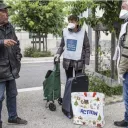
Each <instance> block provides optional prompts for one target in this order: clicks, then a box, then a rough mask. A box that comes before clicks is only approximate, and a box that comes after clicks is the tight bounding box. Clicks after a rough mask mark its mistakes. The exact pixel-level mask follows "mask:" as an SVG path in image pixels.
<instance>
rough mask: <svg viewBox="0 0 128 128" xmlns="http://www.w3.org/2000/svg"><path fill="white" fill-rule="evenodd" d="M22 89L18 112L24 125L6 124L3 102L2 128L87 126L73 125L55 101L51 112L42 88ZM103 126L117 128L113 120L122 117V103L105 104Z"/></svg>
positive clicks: (67, 127)
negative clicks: (54, 108)
mask: <svg viewBox="0 0 128 128" xmlns="http://www.w3.org/2000/svg"><path fill="white" fill-rule="evenodd" d="M24 91H25V90H22V91H20V92H19V95H18V113H19V116H20V117H22V118H25V119H27V120H28V125H26V126H17V125H16V126H15V125H8V124H7V111H6V107H5V103H4V104H3V112H2V115H3V116H2V117H3V128H88V127H86V126H81V127H80V126H79V125H74V124H73V123H72V120H69V119H68V118H67V117H65V116H64V115H63V113H62V112H61V106H59V105H58V103H56V106H57V111H55V112H51V111H50V110H48V109H46V108H45V103H46V101H44V100H43V90H42V89H39V90H36V91H34V90H32V91H27V92H24ZM104 111H105V121H106V125H105V127H104V128H117V127H115V126H114V125H113V122H114V120H121V119H123V112H124V105H123V103H122V102H121V103H116V104H111V105H106V106H105V109H104Z"/></svg>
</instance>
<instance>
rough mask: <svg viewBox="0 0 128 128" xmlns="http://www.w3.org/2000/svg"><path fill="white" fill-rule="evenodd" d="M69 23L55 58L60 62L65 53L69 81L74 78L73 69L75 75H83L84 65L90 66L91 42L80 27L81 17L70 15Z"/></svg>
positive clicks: (64, 62) (64, 65)
mask: <svg viewBox="0 0 128 128" xmlns="http://www.w3.org/2000/svg"><path fill="white" fill-rule="evenodd" d="M68 22H69V24H68V26H67V28H64V29H63V37H62V40H61V44H60V47H59V49H58V51H57V54H56V55H55V58H54V59H56V60H58V59H59V57H60V56H61V54H62V53H63V68H64V69H65V72H66V76H67V79H69V78H71V77H73V69H74V70H75V74H77V73H81V72H82V70H83V69H84V65H85V64H86V65H89V61H90V45H89V40H88V37H87V32H86V30H85V28H84V27H82V26H80V25H79V17H77V16H76V15H70V16H69V17H68Z"/></svg>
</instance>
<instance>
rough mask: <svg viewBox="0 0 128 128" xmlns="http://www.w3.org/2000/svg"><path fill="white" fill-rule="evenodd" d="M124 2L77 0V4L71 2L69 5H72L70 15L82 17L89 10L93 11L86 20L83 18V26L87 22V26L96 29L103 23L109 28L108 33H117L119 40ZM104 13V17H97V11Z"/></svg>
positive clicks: (113, 0)
mask: <svg viewBox="0 0 128 128" xmlns="http://www.w3.org/2000/svg"><path fill="white" fill-rule="evenodd" d="M121 3H122V1H115V0H105V1H97V0H82V1H81V0H77V1H75V2H69V3H67V5H68V6H69V5H70V9H71V11H70V13H72V14H76V15H80V14H82V13H83V12H84V11H86V10H87V9H91V10H92V14H91V15H90V16H89V17H87V18H85V17H83V18H81V24H83V23H84V22H86V24H88V25H90V26H91V27H95V26H96V25H97V24H98V23H102V24H103V25H105V26H107V28H108V31H110V32H113V31H116V33H117V38H118V35H119V31H120V25H121V22H122V21H121V20H120V19H119V13H120V10H121ZM97 8H99V9H100V10H102V11H104V13H103V16H102V17H96V16H95V13H96V11H97V10H96V9H97Z"/></svg>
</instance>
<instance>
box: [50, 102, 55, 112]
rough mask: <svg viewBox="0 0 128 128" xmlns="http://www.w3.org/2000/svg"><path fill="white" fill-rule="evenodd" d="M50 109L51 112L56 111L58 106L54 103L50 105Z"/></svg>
mask: <svg viewBox="0 0 128 128" xmlns="http://www.w3.org/2000/svg"><path fill="white" fill-rule="evenodd" d="M49 109H50V110H51V111H56V105H55V104H54V103H50V104H49Z"/></svg>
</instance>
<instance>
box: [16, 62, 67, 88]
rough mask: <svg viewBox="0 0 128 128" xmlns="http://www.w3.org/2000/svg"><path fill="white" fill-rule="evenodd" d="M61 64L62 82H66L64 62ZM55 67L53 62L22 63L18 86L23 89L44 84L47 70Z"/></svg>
mask: <svg viewBox="0 0 128 128" xmlns="http://www.w3.org/2000/svg"><path fill="white" fill-rule="evenodd" d="M60 65H61V66H60V68H61V82H62V83H63V84H64V83H65V81H66V77H65V71H64V69H63V67H62V64H60ZM53 68H54V65H53V63H51V62H45V63H32V64H22V67H21V71H20V78H19V79H17V88H18V89H22V88H32V87H40V86H42V82H43V81H44V78H45V75H46V73H47V71H48V70H52V69H53Z"/></svg>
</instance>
